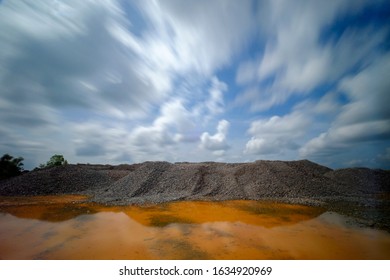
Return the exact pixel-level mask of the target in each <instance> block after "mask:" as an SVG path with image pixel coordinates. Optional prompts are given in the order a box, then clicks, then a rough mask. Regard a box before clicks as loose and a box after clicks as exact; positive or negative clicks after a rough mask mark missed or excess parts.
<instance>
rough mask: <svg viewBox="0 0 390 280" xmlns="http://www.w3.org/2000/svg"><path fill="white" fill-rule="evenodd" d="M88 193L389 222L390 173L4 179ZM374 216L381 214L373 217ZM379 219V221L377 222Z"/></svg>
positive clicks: (154, 169)
mask: <svg viewBox="0 0 390 280" xmlns="http://www.w3.org/2000/svg"><path fill="white" fill-rule="evenodd" d="M70 193H72V194H76V193H78V194H87V195H90V196H91V200H92V201H94V202H99V203H105V204H116V205H119V204H133V203H136V204H141V203H161V202H167V201H173V200H227V199H252V200H260V199H272V200H280V201H285V202H293V203H302V204H321V205H326V207H329V209H331V210H335V211H338V212H344V213H346V214H349V215H354V216H358V217H362V218H368V219H370V220H374V222H375V223H378V222H379V223H381V224H390V218H389V217H390V215H389V210H390V203H389V197H390V195H389V194H390V172H389V171H385V170H372V169H367V168H352V169H351V168H349V169H339V170H332V169H330V168H327V167H324V166H321V165H318V164H316V163H313V162H310V161H307V160H301V161H256V162H252V163H215V162H203V163H186V162H183V163H174V164H173V163H168V162H145V163H142V164H133V165H119V166H110V165H85V164H78V165H67V166H59V167H53V168H50V169H43V170H37V171H32V172H28V173H26V174H23V175H21V176H18V177H14V178H11V179H7V180H3V181H0V195H48V194H70ZM373 216H375V217H373ZM377 216H378V217H377Z"/></svg>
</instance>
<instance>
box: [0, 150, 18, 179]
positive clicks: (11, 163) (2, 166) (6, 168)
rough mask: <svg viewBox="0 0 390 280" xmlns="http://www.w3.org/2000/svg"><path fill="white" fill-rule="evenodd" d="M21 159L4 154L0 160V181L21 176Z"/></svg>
mask: <svg viewBox="0 0 390 280" xmlns="http://www.w3.org/2000/svg"><path fill="white" fill-rule="evenodd" d="M23 160H24V159H23V158H22V157H18V158H14V157H13V156H10V155H9V154H4V155H3V156H2V157H1V159H0V179H6V178H10V177H14V176H18V175H20V174H22V171H23V162H22V161H23Z"/></svg>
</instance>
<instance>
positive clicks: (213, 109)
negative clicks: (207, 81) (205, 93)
mask: <svg viewBox="0 0 390 280" xmlns="http://www.w3.org/2000/svg"><path fill="white" fill-rule="evenodd" d="M211 82H212V84H211V88H210V89H209V94H210V96H209V99H208V100H207V101H206V107H207V109H208V110H209V112H210V114H212V115H216V114H220V113H222V112H223V110H224V105H225V104H224V101H223V92H224V91H227V89H228V87H227V85H226V84H225V83H224V82H221V81H220V80H218V78H217V77H213V78H212V80H211Z"/></svg>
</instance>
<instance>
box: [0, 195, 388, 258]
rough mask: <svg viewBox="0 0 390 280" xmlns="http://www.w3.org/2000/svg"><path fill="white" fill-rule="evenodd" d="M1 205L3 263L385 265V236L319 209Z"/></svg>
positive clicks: (74, 201) (61, 201)
mask: <svg viewBox="0 0 390 280" xmlns="http://www.w3.org/2000/svg"><path fill="white" fill-rule="evenodd" d="M83 199H84V198H83V197H72V196H63V197H54V198H48V197H40V198H35V199H34V198H28V199H20V198H15V199H14V200H12V199H9V198H1V199H0V211H1V213H0V258H2V259H389V257H390V234H388V233H387V232H384V231H378V230H373V229H368V228H359V227H357V226H356V225H355V224H354V223H353V222H352V221H351V220H349V219H348V218H346V217H344V216H341V215H338V214H336V213H332V212H324V210H323V209H321V208H317V207H307V206H300V205H286V204H279V203H272V202H256V201H227V202H188V201H184V202H174V203H167V204H160V205H150V206H143V207H140V206H128V207H105V206H102V205H97V204H88V203H85V202H83Z"/></svg>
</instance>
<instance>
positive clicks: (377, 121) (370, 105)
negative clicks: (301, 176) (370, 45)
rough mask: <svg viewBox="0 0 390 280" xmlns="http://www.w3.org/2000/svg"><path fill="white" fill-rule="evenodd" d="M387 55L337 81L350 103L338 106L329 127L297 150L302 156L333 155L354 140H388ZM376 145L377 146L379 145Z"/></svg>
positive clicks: (389, 67)
mask: <svg viewBox="0 0 390 280" xmlns="http://www.w3.org/2000/svg"><path fill="white" fill-rule="evenodd" d="M389 72H390V54H389V53H388V54H386V55H383V56H382V57H380V58H379V59H378V60H376V61H374V62H373V63H372V65H370V66H369V67H367V68H366V69H365V70H363V71H361V72H360V73H358V74H356V75H355V76H352V77H347V78H345V79H343V80H342V81H341V82H340V90H341V91H343V92H345V93H346V94H347V96H348V98H349V103H347V104H346V105H345V106H343V107H342V108H341V112H340V113H339V114H338V115H337V118H336V119H335V121H334V122H333V123H332V124H331V127H330V128H329V129H328V130H327V131H326V132H323V133H321V134H320V135H319V136H317V137H315V138H313V139H311V140H310V141H309V142H308V143H306V144H305V146H303V147H302V149H301V150H300V154H301V155H302V156H316V155H332V154H333V153H334V152H335V150H339V151H342V150H343V149H346V148H349V149H350V148H352V146H353V145H355V144H356V143H362V142H370V141H384V140H388V139H390V112H389V110H388V104H390V97H389V94H388V93H389V91H390V81H389V80H388V79H387V78H386V77H385V76H384V74H383V73H389ZM378 148H379V147H378Z"/></svg>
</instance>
